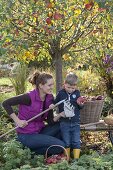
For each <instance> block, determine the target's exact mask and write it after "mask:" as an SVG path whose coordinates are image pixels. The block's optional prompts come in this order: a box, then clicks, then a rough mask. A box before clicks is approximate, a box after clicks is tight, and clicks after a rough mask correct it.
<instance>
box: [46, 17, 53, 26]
mask: <svg viewBox="0 0 113 170" xmlns="http://www.w3.org/2000/svg"><path fill="white" fill-rule="evenodd" d="M46 23H47V24H48V25H50V24H52V22H51V18H49V17H48V18H46Z"/></svg>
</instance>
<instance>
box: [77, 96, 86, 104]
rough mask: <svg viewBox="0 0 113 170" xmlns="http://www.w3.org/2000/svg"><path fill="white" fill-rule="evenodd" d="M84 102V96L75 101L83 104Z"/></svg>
mask: <svg viewBox="0 0 113 170" xmlns="http://www.w3.org/2000/svg"><path fill="white" fill-rule="evenodd" d="M85 101H86V97H85V96H80V97H79V98H78V99H77V103H78V104H79V103H81V104H83V103H84V102H85Z"/></svg>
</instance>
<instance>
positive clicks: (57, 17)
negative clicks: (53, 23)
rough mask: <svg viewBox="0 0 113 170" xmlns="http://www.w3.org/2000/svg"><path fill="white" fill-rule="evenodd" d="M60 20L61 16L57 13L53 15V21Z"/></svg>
mask: <svg viewBox="0 0 113 170" xmlns="http://www.w3.org/2000/svg"><path fill="white" fill-rule="evenodd" d="M61 18H62V15H61V14H59V13H57V12H55V14H54V19H55V20H60V19H61Z"/></svg>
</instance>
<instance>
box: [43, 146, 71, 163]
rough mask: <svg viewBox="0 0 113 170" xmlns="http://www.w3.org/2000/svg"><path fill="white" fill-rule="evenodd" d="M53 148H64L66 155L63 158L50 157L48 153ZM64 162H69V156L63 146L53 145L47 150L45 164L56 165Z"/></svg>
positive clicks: (58, 156) (57, 156)
mask: <svg viewBox="0 0 113 170" xmlns="http://www.w3.org/2000/svg"><path fill="white" fill-rule="evenodd" d="M52 147H60V148H62V149H63V150H64V153H65V155H64V154H63V155H62V156H60V155H52V156H49V157H48V151H49V149H51V148H52ZM63 160H66V161H69V156H68V153H67V150H66V149H65V148H64V147H63V146H61V145H51V146H49V147H48V148H47V150H46V154H45V163H46V164H56V163H59V162H62V161H63Z"/></svg>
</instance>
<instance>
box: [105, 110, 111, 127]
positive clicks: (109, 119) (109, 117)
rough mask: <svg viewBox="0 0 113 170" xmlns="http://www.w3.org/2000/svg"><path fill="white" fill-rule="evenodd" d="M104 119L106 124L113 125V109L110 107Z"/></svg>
mask: <svg viewBox="0 0 113 170" xmlns="http://www.w3.org/2000/svg"><path fill="white" fill-rule="evenodd" d="M103 119H104V122H105V123H106V124H108V125H111V126H113V109H110V110H109V111H108V115H107V116H106V117H104V118H103Z"/></svg>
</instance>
